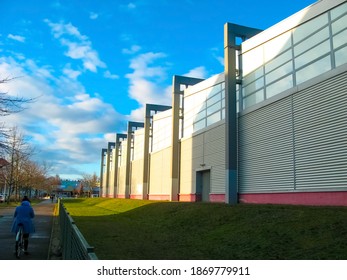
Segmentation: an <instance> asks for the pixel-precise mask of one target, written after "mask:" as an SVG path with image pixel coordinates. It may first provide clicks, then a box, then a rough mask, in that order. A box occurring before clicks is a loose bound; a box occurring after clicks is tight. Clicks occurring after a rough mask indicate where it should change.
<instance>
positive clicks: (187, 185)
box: [180, 121, 225, 194]
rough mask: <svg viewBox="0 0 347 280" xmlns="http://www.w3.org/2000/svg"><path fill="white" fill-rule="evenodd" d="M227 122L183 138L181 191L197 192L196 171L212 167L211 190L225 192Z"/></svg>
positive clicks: (218, 192) (212, 191)
mask: <svg viewBox="0 0 347 280" xmlns="http://www.w3.org/2000/svg"><path fill="white" fill-rule="evenodd" d="M224 135H225V124H224V121H221V122H219V123H218V124H215V125H212V126H211V127H209V129H208V130H203V131H202V132H201V133H199V134H196V135H194V136H193V137H189V138H186V139H182V140H181V168H180V193H181V194H195V193H196V171H197V170H202V169H211V182H210V188H211V189H210V190H211V193H213V194H224V193H225V136H224Z"/></svg>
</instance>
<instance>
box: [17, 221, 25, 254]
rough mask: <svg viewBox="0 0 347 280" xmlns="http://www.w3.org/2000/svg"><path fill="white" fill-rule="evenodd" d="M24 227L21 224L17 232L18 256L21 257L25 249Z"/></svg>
mask: <svg viewBox="0 0 347 280" xmlns="http://www.w3.org/2000/svg"><path fill="white" fill-rule="evenodd" d="M23 235H24V229H23V226H22V225H20V226H19V229H18V232H17V234H16V258H18V259H19V258H20V256H21V254H22V252H23V251H24V236H23Z"/></svg>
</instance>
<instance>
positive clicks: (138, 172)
mask: <svg viewBox="0 0 347 280" xmlns="http://www.w3.org/2000/svg"><path fill="white" fill-rule="evenodd" d="M207 36H208V34H207ZM186 43H189V42H186ZM224 49H225V56H224V65H225V69H224V72H223V73H220V74H218V75H215V76H213V77H210V78H209V79H206V80H201V79H195V78H192V77H183V76H174V77H173V85H172V106H170V107H168V106H160V105H154V104H147V106H146V116H145V118H144V121H143V122H140V123H138V122H129V123H128V127H127V133H126V134H117V137H116V139H115V141H114V142H112V143H108V147H107V149H103V150H102V153H101V176H100V180H101V181H100V188H101V190H100V192H101V195H102V196H103V197H118V198H133V199H158V200H170V201H210V202H225V203H230V204H235V203H277V204H279V203H280V204H304V205H344V206H347V141H346V139H347V1H346V0H335V1H330V0H321V1H318V2H316V3H315V4H313V5H310V6H309V7H307V8H305V9H303V10H301V11H299V12H298V13H296V14H294V15H292V16H290V17H289V18H287V19H285V20H283V21H281V22H279V23H278V24H276V25H274V26H272V27H270V28H268V29H267V30H264V31H261V30H258V29H255V28H249V27H246V26H240V25H236V24H231V23H227V24H225V26H224Z"/></svg>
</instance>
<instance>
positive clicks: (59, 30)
mask: <svg viewBox="0 0 347 280" xmlns="http://www.w3.org/2000/svg"><path fill="white" fill-rule="evenodd" d="M44 21H45V22H46V23H47V24H48V25H49V27H50V28H51V30H52V33H53V36H54V37H55V38H56V39H59V41H60V43H61V44H62V45H63V46H65V47H67V48H68V50H67V52H65V55H66V56H67V57H70V58H72V59H76V60H82V62H83V67H84V69H85V70H89V71H91V72H97V69H98V68H106V64H105V63H104V62H103V61H101V60H100V58H99V54H98V53H97V51H95V50H94V49H93V48H92V43H91V42H90V41H89V39H88V37H87V36H85V35H82V34H81V33H80V32H79V31H78V29H77V27H75V26H73V25H72V24H71V23H68V24H65V23H63V22H60V23H53V22H51V21H49V20H48V19H45V20H44Z"/></svg>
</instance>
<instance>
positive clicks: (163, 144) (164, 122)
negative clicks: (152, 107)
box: [152, 109, 172, 152]
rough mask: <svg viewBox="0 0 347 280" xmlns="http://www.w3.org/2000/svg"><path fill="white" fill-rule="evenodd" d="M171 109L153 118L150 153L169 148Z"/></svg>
mask: <svg viewBox="0 0 347 280" xmlns="http://www.w3.org/2000/svg"><path fill="white" fill-rule="evenodd" d="M171 135H172V109H169V110H166V111H163V112H160V113H157V114H155V115H154V116H153V135H152V151H153V152H156V151H160V150H162V149H165V148H167V147H169V146H171Z"/></svg>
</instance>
